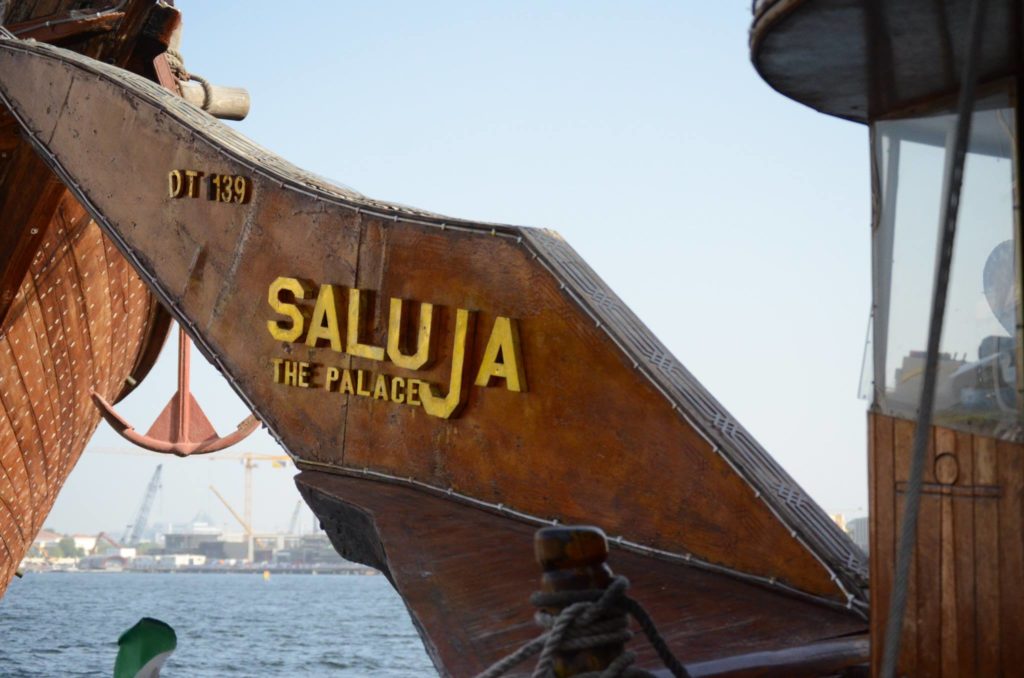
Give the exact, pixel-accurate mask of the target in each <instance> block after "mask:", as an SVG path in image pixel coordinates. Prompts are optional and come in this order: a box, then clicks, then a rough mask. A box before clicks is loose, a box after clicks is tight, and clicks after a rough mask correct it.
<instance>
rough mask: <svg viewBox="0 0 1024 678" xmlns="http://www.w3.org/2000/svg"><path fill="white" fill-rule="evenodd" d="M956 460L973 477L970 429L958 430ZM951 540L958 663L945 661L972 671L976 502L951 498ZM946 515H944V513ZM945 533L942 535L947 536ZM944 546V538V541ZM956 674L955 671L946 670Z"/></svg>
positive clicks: (961, 470) (952, 612)
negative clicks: (966, 612) (970, 610)
mask: <svg viewBox="0 0 1024 678" xmlns="http://www.w3.org/2000/svg"><path fill="white" fill-rule="evenodd" d="M955 444H956V460H957V462H958V464H959V478H963V480H965V481H973V479H974V466H975V464H974V461H975V456H974V436H972V435H971V434H970V433H964V432H957V433H956V442H955ZM950 504H951V505H952V511H951V513H952V525H951V527H952V529H951V532H952V543H951V544H950V545H949V548H951V549H952V551H953V563H954V564H953V567H954V568H955V587H956V591H955V599H954V600H953V601H947V600H945V599H943V604H944V605H946V604H947V603H948V604H949V605H951V606H952V607H953V609H952V610H949V611H948V612H946V613H947V615H951V616H952V617H953V619H955V620H956V628H955V631H953V632H951V633H953V634H954V635H955V638H954V642H955V645H956V664H955V665H949V664H946V662H945V660H944V661H943V666H956V667H957V668H958V669H959V673H961V674H965V675H967V674H971V673H973V672H974V668H975V666H976V656H977V638H978V636H977V630H976V628H975V623H974V619H972V618H971V616H969V615H964V613H963V611H962V610H967V609H971V608H972V607H973V601H974V596H975V554H974V541H975V537H974V535H975V522H974V502H968V501H952V500H950ZM943 517H944V516H943ZM945 534H946V533H943V539H945ZM943 548H946V547H945V542H944V541H943ZM949 635H950V633H944V634H943V637H942V638H943V642H946V641H948V640H949ZM946 673H948V674H949V675H953V674H954V672H946Z"/></svg>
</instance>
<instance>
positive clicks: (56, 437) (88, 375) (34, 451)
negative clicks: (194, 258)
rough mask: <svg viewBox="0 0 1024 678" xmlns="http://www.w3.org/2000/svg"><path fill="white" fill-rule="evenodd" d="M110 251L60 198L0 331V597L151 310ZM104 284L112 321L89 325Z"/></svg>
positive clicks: (102, 304)
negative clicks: (93, 395) (94, 398)
mask: <svg viewBox="0 0 1024 678" xmlns="http://www.w3.org/2000/svg"><path fill="white" fill-rule="evenodd" d="M109 246H110V245H109V242H108V241H107V239H106V237H105V236H103V235H102V234H101V233H100V231H99V229H98V228H97V227H96V225H95V224H94V223H93V222H91V221H90V220H89V219H88V218H87V217H86V215H85V211H84V210H83V209H82V207H81V206H80V205H78V204H77V203H76V202H75V201H74V200H73V199H71V198H70V196H68V195H66V194H65V195H64V196H63V198H62V201H61V203H60V206H59V208H58V209H57V210H55V212H54V215H53V218H52V220H51V222H50V224H49V225H48V226H47V228H46V233H45V237H44V238H43V240H42V243H41V248H40V250H39V251H38V253H37V255H36V256H35V257H34V258H33V259H32V262H31V266H30V269H29V271H28V272H27V273H26V274H25V276H24V279H23V281H22V285H21V287H20V288H19V290H18V292H17V294H16V295H15V299H14V303H12V304H11V306H10V309H9V314H8V317H7V320H6V322H5V323H4V325H3V326H2V329H0V332H2V338H0V403H2V404H3V405H4V412H5V416H4V417H2V418H0V467H2V472H0V593H2V591H3V590H5V589H6V587H7V584H8V583H9V581H10V579H11V577H12V576H13V574H14V570H15V568H16V567H17V564H18V563H19V562H20V560H21V558H22V557H23V556H24V555H25V553H26V552H27V550H28V548H29V546H30V545H31V541H32V539H33V538H34V536H35V534H36V532H38V530H39V529H40V528H41V527H42V525H43V521H44V519H45V517H46V515H47V514H48V513H49V511H50V508H51V507H52V505H53V502H54V500H55V499H56V496H57V493H58V491H59V490H60V488H61V487H62V486H63V483H64V481H65V479H66V478H67V475H68V474H69V473H70V472H71V469H72V468H73V467H74V464H75V462H76V461H77V459H78V457H79V455H80V454H81V452H82V450H83V449H84V447H85V444H86V442H87V441H88V439H89V437H90V436H91V435H92V432H93V430H95V427H96V425H97V424H98V422H99V413H98V412H97V410H96V409H95V408H94V407H93V405H92V402H91V400H90V398H89V391H90V389H91V388H96V390H98V391H99V392H101V393H107V394H116V393H118V392H119V391H120V389H121V388H122V385H123V383H124V380H125V378H126V377H127V376H128V372H129V371H130V370H131V369H132V367H133V366H134V365H135V363H136V361H137V358H138V355H139V353H140V352H141V351H142V350H143V344H144V342H145V340H146V338H147V335H148V332H149V328H148V322H149V319H150V318H152V317H153V314H152V313H151V306H152V305H153V304H155V303H156V302H155V300H154V299H153V297H152V296H151V295H150V294H149V293H148V291H147V290H146V287H145V285H144V284H143V283H142V281H141V280H140V279H139V278H138V277H137V276H136V275H135V273H134V272H133V271H132V270H131V267H130V265H129V264H128V262H127V261H125V260H124V258H123V257H121V256H120V255H117V256H116V258H114V257H109V256H104V254H105V253H107V248H108V247H109ZM107 254H109V253H107ZM115 254H116V253H115ZM96 255H99V256H96ZM104 276H106V277H104ZM111 286H113V290H114V291H115V293H114V296H116V298H117V299H118V305H119V307H120V308H119V312H118V314H117V315H113V314H110V313H104V312H96V313H95V317H93V315H92V312H94V311H96V309H103V310H104V311H107V310H108V309H109V304H110V301H109V299H110V297H111V296H112V288H111ZM108 353H113V354H114V355H117V356H121V357H120V358H119V359H118V360H116V361H115V362H114V363H113V364H111V365H110V366H109V367H107V366H106V360H107V358H106V356H107V354H108Z"/></svg>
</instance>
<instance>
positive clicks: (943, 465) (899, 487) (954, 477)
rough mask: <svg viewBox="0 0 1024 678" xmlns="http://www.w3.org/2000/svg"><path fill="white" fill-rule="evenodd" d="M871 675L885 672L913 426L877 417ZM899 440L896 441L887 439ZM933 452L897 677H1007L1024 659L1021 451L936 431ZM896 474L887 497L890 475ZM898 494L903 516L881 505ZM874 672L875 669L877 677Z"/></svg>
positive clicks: (1023, 479) (1023, 462) (873, 421)
mask: <svg viewBox="0 0 1024 678" xmlns="http://www.w3.org/2000/svg"><path fill="white" fill-rule="evenodd" d="M870 417H871V431H872V435H871V437H870V438H869V440H870V445H871V450H870V460H871V472H870V478H871V482H872V485H873V487H872V490H871V493H872V497H873V498H874V499H873V503H872V511H873V513H872V531H871V565H872V607H873V610H874V611H875V613H874V614H873V615H872V622H871V635H872V643H873V646H874V648H875V649H874V651H873V653H872V654H873V659H872V661H873V665H874V666H875V667H877V666H878V661H879V659H880V652H881V642H882V641H881V639H882V637H883V635H884V625H885V612H886V611H887V610H888V601H889V597H890V595H891V592H892V586H893V581H892V572H893V567H894V561H895V548H896V542H895V540H894V538H893V536H892V535H894V534H895V531H896V530H897V529H898V525H899V520H900V516H901V513H902V500H901V499H899V497H900V496H901V495H902V493H903V492H904V491H905V479H906V474H907V472H908V469H909V457H910V452H911V447H912V442H913V428H914V424H913V422H909V421H903V420H898V419H893V418H891V417H887V416H883V415H880V414H877V413H875V414H872V415H870ZM889 431H892V434H891V435H890V434H889ZM933 440H934V444H933V445H930V446H929V450H928V462H927V463H926V467H925V468H926V472H925V479H924V480H925V484H924V489H923V493H922V497H921V512H920V515H919V524H918V541H917V550H916V553H915V559H914V563H913V567H912V577H911V586H910V588H909V592H908V600H907V614H906V618H905V621H904V635H903V642H902V645H901V653H900V671H901V672H905V673H907V674H908V675H942V676H973V675H1000V674H1002V675H1008V674H1012V673H1014V672H1016V671H1017V670H1018V667H1019V666H1021V662H1022V661H1024V657H1022V656H1021V652H1022V651H1024V650H1022V645H1021V643H1020V642H1019V639H1020V637H1021V635H1022V634H1024V628H1022V622H1021V619H1020V615H1019V612H1018V611H1019V609H1020V607H1021V604H1022V603H1024V581H1022V578H1021V573H1022V572H1024V536H1022V535H1024V525H1022V523H1021V514H1022V506H1021V498H1022V496H1024V446H1021V445H1018V444H1011V443H1005V442H996V441H994V440H992V439H990V438H985V437H983V436H975V435H971V434H969V433H963V432H957V431H952V430H950V429H946V428H942V427H936V428H934V429H933ZM890 467H894V468H895V469H896V474H895V479H894V481H893V482H891V483H890V484H889V485H888V487H887V486H886V478H887V477H888V475H887V474H888V468H890ZM892 490H895V491H896V496H897V501H898V504H899V511H896V512H886V511H885V507H884V506H883V505H882V502H881V498H882V497H883V496H885V494H886V492H892ZM876 671H877V668H876Z"/></svg>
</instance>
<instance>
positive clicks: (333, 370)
mask: <svg viewBox="0 0 1024 678" xmlns="http://www.w3.org/2000/svg"><path fill="white" fill-rule="evenodd" d="M340 376H341V374H340V372H339V371H338V368H337V367H330V366H328V367H327V371H326V374H324V390H325V391H330V390H331V386H333V385H334V384H335V383H336V382H337V381H338V379H339V377H340Z"/></svg>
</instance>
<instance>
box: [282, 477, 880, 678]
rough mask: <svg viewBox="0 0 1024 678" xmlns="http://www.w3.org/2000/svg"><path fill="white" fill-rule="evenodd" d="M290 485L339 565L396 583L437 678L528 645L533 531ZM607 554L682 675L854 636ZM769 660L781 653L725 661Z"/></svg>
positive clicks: (424, 504)
mask: <svg viewBox="0 0 1024 678" xmlns="http://www.w3.org/2000/svg"><path fill="white" fill-rule="evenodd" d="M299 465H300V467H301V466H302V464H301V462H300V464H299ZM296 485H297V486H298V488H299V491H300V492H302V494H303V497H304V498H305V499H306V501H307V502H308V503H309V505H310V507H311V508H312V509H313V510H314V512H315V513H316V514H317V516H318V517H319V519H320V521H321V523H322V524H323V527H324V529H325V530H326V531H327V534H328V536H329V537H330V538H331V540H332V542H334V544H335V546H336V547H337V548H338V549H339V551H340V552H341V553H342V555H344V556H345V557H346V558H350V559H352V560H357V561H359V562H365V563H367V564H369V565H372V566H374V567H378V568H380V569H381V570H382V571H383V572H384V574H385V575H386V576H387V577H388V578H389V579H390V580H391V582H392V583H393V584H394V585H395V588H396V589H397V590H398V591H399V593H400V594H401V595H402V597H403V599H404V600H405V601H406V605H407V606H408V607H409V611H410V613H411V614H412V618H413V622H414V623H415V624H416V626H417V627H418V628H419V629H420V631H421V634H422V636H423V638H424V643H425V645H426V648H427V651H428V653H429V654H430V655H431V657H432V659H433V660H434V662H435V665H436V666H437V667H438V668H439V670H440V671H441V672H442V675H451V676H470V675H474V674H475V673H477V672H479V671H481V670H483V669H484V668H486V667H487V666H489V665H490V664H491V663H492V662H494V661H496V660H497V659H500V658H501V657H504V656H505V655H507V654H509V653H510V652H512V651H514V650H515V649H516V648H517V647H519V646H520V645H521V644H522V643H524V642H526V641H527V640H529V639H531V638H533V637H535V636H536V635H537V633H538V628H537V626H536V625H534V623H533V620H532V615H533V611H534V610H533V608H532V606H531V605H530V603H529V596H530V593H532V592H533V591H534V590H536V589H537V565H536V563H535V562H534V561H533V559H532V558H531V557H530V554H531V552H532V541H533V535H534V532H535V527H534V526H532V525H528V524H525V523H523V522H521V521H519V520H515V519H512V518H509V517H504V516H499V515H496V514H495V513H492V512H488V511H483V510H480V509H477V508H473V507H470V506H465V505H462V504H459V503H454V502H451V501H448V500H446V499H443V498H441V497H435V496H432V495H430V494H427V493H424V492H423V491H421V490H415V489H410V488H407V487H401V486H398V485H395V484H390V483H381V482H375V481H371V480H364V479H360V478H353V477H345V476H340V475H334V474H327V473H322V472H318V471H308V470H304V471H302V473H300V474H299V475H298V476H297V477H296ZM611 547H612V548H611V553H610V555H609V559H608V563H609V565H610V566H611V568H612V569H613V570H614V571H615V572H616V573H617V574H622V575H625V576H626V577H627V578H628V579H629V580H630V582H631V588H630V596H631V597H633V598H635V599H636V600H638V601H639V602H640V603H641V604H642V605H644V607H645V608H646V609H647V611H648V612H649V613H650V615H651V617H652V618H653V619H654V622H655V623H656V624H657V625H658V629H659V631H660V632H661V633H662V635H663V636H664V637H665V638H666V640H667V641H668V644H669V646H670V648H671V649H672V650H673V652H674V653H675V654H676V656H677V657H678V658H679V659H680V660H681V661H683V662H684V663H685V664H686V665H687V666H690V665H693V664H700V663H701V662H713V661H715V660H723V663H721V664H718V663H713V664H711V665H709V666H707V667H706V673H703V674H698V675H731V674H730V673H729V672H730V671H731V672H734V673H735V672H739V671H740V669H746V668H750V667H752V666H759V665H770V664H771V663H773V662H775V661H781V658H783V657H788V660H787V661H790V660H793V661H795V660H797V658H801V659H799V661H795V664H794V665H799V663H800V661H804V660H807V661H810V660H811V658H813V657H815V656H817V658H818V659H819V660H820V659H822V655H821V654H817V655H816V654H815V652H814V651H813V650H804V649H794V650H793V651H792V652H789V651H787V650H786V649H787V648H802V646H807V645H812V644H815V643H818V642H821V641H826V640H833V639H837V638H840V637H844V636H847V635H850V634H856V633H862V632H863V630H864V624H863V623H862V622H859V621H858V620H857V619H856V618H854V617H851V616H850V615H848V614H844V613H842V612H840V611H831V610H824V609H822V608H821V607H820V606H818V605H815V604H813V603H809V602H804V601H801V600H797V599H795V598H793V597H790V596H787V595H784V594H779V593H777V592H773V591H770V590H768V589H767V588H764V587H761V586H756V585H753V584H750V583H746V582H743V581H739V580H737V579H735V578H733V577H730V576H727V575H722V574H715V573H711V572H707V571H704V570H701V569H698V568H696V567H693V566H689V565H685V564H681V563H671V562H666V561H664V560H659V559H657V558H651V557H645V556H641V555H638V554H635V553H630V552H628V551H625V550H623V549H620V548H616V547H615V544H614V542H612V544H611ZM629 649H630V651H633V652H636V653H637V655H638V663H637V665H639V666H644V667H650V668H657V667H659V666H660V662H659V660H658V658H657V655H656V654H655V653H654V651H653V649H652V648H651V647H650V645H649V644H648V643H647V642H646V640H644V639H643V637H642V636H640V637H637V638H635V639H634V640H633V641H632V642H631V643H630V645H629ZM849 650H850V648H848V647H845V646H844V647H843V648H833V649H832V650H829V651H828V652H827V653H826V654H828V655H829V656H833V657H834V656H836V655H841V656H843V657H845V659H843V660H842V662H841V663H842V665H843V666H849V665H855V664H859V663H863V662H864V661H866V660H867V653H866V648H865V647H864V644H863V641H859V642H858V649H857V650H856V651H855V652H854V653H852V654H851V653H850V652H849ZM771 651H782V653H781V656H779V655H762V656H760V657H746V658H744V659H742V660H740V659H736V660H735V661H730V660H728V659H726V658H729V657H738V656H740V655H749V654H750V653H760V652H771ZM769 657H774V658H773V659H769ZM716 667H717V668H716ZM522 670H523V671H526V675H529V670H528V669H526V668H525V667H524V668H523V669H522ZM516 675H522V673H517V674H516ZM736 675H744V674H743V673H736ZM776 675H779V674H776ZM789 675H801V674H800V673H799V672H794V673H792V674H789ZM803 675H807V674H803Z"/></svg>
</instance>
